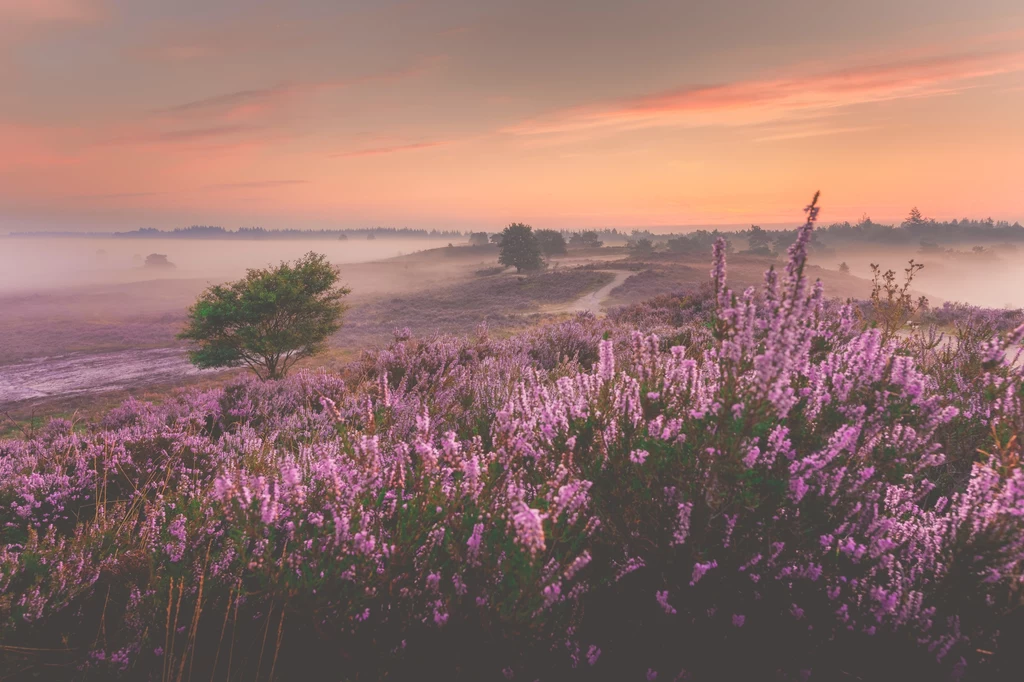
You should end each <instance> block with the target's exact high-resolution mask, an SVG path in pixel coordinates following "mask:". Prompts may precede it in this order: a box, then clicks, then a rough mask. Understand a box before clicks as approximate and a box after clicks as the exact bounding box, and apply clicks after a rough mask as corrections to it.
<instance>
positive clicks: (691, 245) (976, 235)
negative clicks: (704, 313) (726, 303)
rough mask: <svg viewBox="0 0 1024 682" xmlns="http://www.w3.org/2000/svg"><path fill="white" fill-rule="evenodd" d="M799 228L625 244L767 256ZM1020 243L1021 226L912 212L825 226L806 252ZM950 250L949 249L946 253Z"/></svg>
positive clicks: (637, 233)
mask: <svg viewBox="0 0 1024 682" xmlns="http://www.w3.org/2000/svg"><path fill="white" fill-rule="evenodd" d="M798 232H799V229H798V228H793V229H791V230H765V229H763V228H761V227H760V226H758V225H751V226H750V227H749V228H747V229H745V230H734V231H729V232H723V231H719V230H712V231H708V230H697V231H696V232H690V233H687V234H680V235H664V234H655V233H652V232H650V231H649V230H634V231H633V233H632V235H631V236H630V237H629V241H628V245H629V246H630V247H631V248H634V249H636V250H638V251H643V250H650V249H653V248H656V247H658V246H659V245H660V246H662V247H667V248H668V249H669V250H671V251H677V252H702V251H707V250H708V249H709V248H710V245H711V244H713V243H714V241H715V239H717V238H718V237H725V238H726V241H727V242H728V247H729V248H730V249H731V248H732V241H733V240H734V239H740V240H742V241H743V242H745V243H746V247H747V252H748V253H755V254H760V255H769V254H772V253H778V252H781V251H784V250H785V249H786V248H788V247H789V245H790V244H792V243H793V242H794V241H796V237H797V234H798ZM1014 242H1024V227H1022V226H1021V224H1020V223H1018V222H1014V223H1013V224H1010V223H1009V222H1008V221H1005V220H1000V221H996V220H993V219H992V218H986V219H984V220H972V219H970V218H964V219H963V220H955V219H954V220H950V221H945V222H939V221H937V220H934V219H930V218H925V217H924V216H923V215H921V212H920V211H919V210H917V209H916V208H914V209H912V210H911V211H910V215H909V216H907V219H906V220H904V221H903V222H902V223H900V224H898V225H896V224H882V223H876V222H874V221H873V220H871V218H869V217H867V216H864V217H863V218H861V220H860V221H859V222H857V223H850V222H849V221H846V222H841V223H832V224H831V225H828V226H827V227H819V228H817V229H815V230H814V232H813V233H812V234H811V242H810V243H809V244H808V249H809V250H810V251H812V252H814V251H820V252H827V251H832V250H834V249H835V248H837V247H843V246H852V245H855V244H864V245H879V244H880V245H890V246H897V245H908V246H920V247H921V250H922V251H924V252H937V251H942V250H943V249H942V248H941V247H942V246H956V245H964V244H967V245H978V246H979V248H977V249H974V251H975V252H981V251H984V249H983V248H981V247H980V245H982V244H987V245H997V244H1006V245H1010V244H1013V243H1014ZM946 250H947V251H948V249H946Z"/></svg>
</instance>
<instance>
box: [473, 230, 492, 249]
mask: <svg viewBox="0 0 1024 682" xmlns="http://www.w3.org/2000/svg"><path fill="white" fill-rule="evenodd" d="M489 243H490V239H489V238H488V236H487V233H486V232H471V233H470V235H469V245H470V246H487V245H488V244H489Z"/></svg>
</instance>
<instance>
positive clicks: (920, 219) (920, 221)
mask: <svg viewBox="0 0 1024 682" xmlns="http://www.w3.org/2000/svg"><path fill="white" fill-rule="evenodd" d="M926 222H928V221H927V220H925V217H924V216H923V215H922V214H921V211H920V210H918V208H917V206H915V207H914V208H912V209H910V215H908V216H907V219H906V220H904V221H903V224H904V225H924V224H925V223H926Z"/></svg>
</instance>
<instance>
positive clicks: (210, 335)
mask: <svg viewBox="0 0 1024 682" xmlns="http://www.w3.org/2000/svg"><path fill="white" fill-rule="evenodd" d="M338 276H339V275H338V270H337V269H336V268H335V267H334V266H333V265H331V264H330V263H329V262H328V261H327V257H326V256H324V255H321V254H317V253H313V252H310V253H307V254H306V255H305V256H303V257H302V258H300V259H298V260H297V261H295V263H294V264H293V263H287V262H282V263H281V264H280V265H278V266H276V267H269V268H263V269H251V270H249V271H248V272H247V273H246V276H245V277H244V278H243V279H240V280H238V281H236V282H229V283H227V284H218V285H215V286H212V287H210V288H208V289H207V290H206V291H204V292H203V293H202V294H201V295H200V296H199V298H198V300H196V302H195V303H194V304H193V305H192V307H190V308H189V311H188V324H187V326H186V327H185V329H184V331H182V332H181V333H180V334H179V335H178V338H180V339H185V340H188V341H192V342H193V343H194V348H193V349H192V350H190V351H189V359H190V360H191V361H192V363H193V364H194V365H196V366H197V367H203V368H207V367H240V366H245V367H248V368H249V369H251V370H252V371H253V372H255V373H256V375H257V376H259V377H260V378H261V379H278V378H281V377H283V376H285V375H286V374H287V373H288V370H289V369H290V368H291V367H292V366H293V365H294V364H295V363H296V362H297V361H298V360H300V359H301V358H305V357H309V356H311V355H315V354H317V353H319V352H321V351H322V350H323V349H324V347H325V342H326V340H327V338H328V337H329V336H330V335H331V334H333V333H334V332H336V331H337V330H338V329H339V328H340V327H341V318H342V314H343V313H344V310H345V306H344V304H343V303H342V298H344V297H345V296H346V295H348V293H349V290H348V289H347V288H345V287H341V286H338Z"/></svg>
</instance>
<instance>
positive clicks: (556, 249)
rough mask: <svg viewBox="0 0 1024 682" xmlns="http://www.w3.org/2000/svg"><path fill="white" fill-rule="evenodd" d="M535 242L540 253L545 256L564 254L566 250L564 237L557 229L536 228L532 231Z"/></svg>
mask: <svg viewBox="0 0 1024 682" xmlns="http://www.w3.org/2000/svg"><path fill="white" fill-rule="evenodd" d="M534 235H536V237H537V243H538V244H540V250H541V253H543V254H544V255H545V256H564V255H565V254H566V252H567V250H566V247H565V237H563V236H562V233H561V232H558V231H557V230H537V231H536V232H534Z"/></svg>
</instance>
